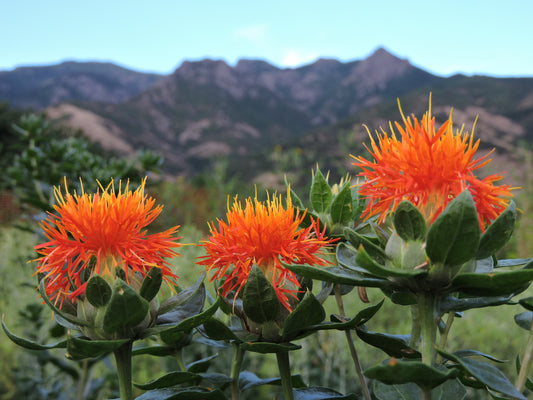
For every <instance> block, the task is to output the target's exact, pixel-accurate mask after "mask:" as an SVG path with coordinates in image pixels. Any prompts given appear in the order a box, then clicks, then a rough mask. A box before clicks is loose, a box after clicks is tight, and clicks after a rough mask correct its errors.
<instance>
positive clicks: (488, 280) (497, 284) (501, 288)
mask: <svg viewBox="0 0 533 400" xmlns="http://www.w3.org/2000/svg"><path fill="white" fill-rule="evenodd" d="M532 279H533V263H529V264H528V265H526V266H525V267H523V268H520V269H516V270H513V271H505V272H493V273H490V274H477V273H463V274H458V275H456V276H455V277H454V278H453V280H452V283H451V289H453V290H450V291H461V292H462V293H465V294H469V295H474V296H504V295H508V294H517V293H520V292H522V291H524V290H525V289H527V287H528V286H529V285H530V284H531V280H532Z"/></svg>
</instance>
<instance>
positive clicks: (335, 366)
mask: <svg viewBox="0 0 533 400" xmlns="http://www.w3.org/2000/svg"><path fill="white" fill-rule="evenodd" d="M0 136H1V137H2V142H1V143H2V147H1V148H0V150H1V151H2V153H1V154H2V157H1V160H0V162H1V167H2V171H3V174H2V176H1V177H0V187H1V190H2V191H1V194H0V313H1V314H2V315H4V314H5V320H6V321H7V322H8V324H9V326H10V329H12V330H13V331H14V332H16V333H17V334H19V335H21V336H26V337H29V338H32V339H34V340H36V341H38V342H41V343H44V342H51V341H54V339H55V338H57V337H60V336H61V335H63V334H64V331H63V330H62V329H60V328H59V327H58V326H57V325H55V324H54V323H53V320H52V315H51V313H50V312H49V310H48V308H46V307H42V306H41V304H40V299H39V296H38V294H37V292H36V290H35V287H36V284H37V277H36V276H34V275H33V272H34V264H32V262H31V260H32V259H33V258H34V257H35V253H34V251H33V246H34V245H35V244H36V243H38V242H39V241H40V240H42V237H40V234H39V231H38V228H37V220H38V219H39V214H40V213H41V212H42V211H43V210H47V209H50V205H51V204H52V201H53V197H52V188H53V186H54V185H59V184H61V180H62V177H63V176H65V175H66V176H67V179H68V181H69V185H71V188H76V187H77V183H78V182H79V180H78V177H80V176H81V177H82V179H83V182H84V186H85V189H86V190H92V188H91V186H90V185H91V184H94V182H95V180H96V179H100V180H101V182H102V183H106V182H109V179H111V178H114V179H119V178H122V179H130V180H131V182H132V184H136V183H137V182H139V180H140V179H141V178H142V177H143V176H145V175H146V174H147V173H149V171H157V167H158V166H159V165H160V163H161V160H160V159H159V158H158V157H157V156H156V155H154V154H152V153H139V154H137V155H136V157H134V158H132V159H123V158H117V157H115V156H113V155H112V154H106V153H105V152H103V151H102V150H101V149H99V148H97V147H95V146H94V145H92V144H91V143H89V142H88V141H87V140H86V139H84V138H83V137H81V136H79V135H76V132H71V131H67V132H66V131H65V130H64V129H58V128H56V127H55V126H53V125H51V124H50V123H49V122H48V121H47V120H46V118H45V117H43V116H36V115H23V114H22V113H21V112H16V111H13V110H10V109H9V107H7V106H5V105H2V106H0ZM346 140H347V141H348V140H349V136H348V133H347V136H346ZM347 143H348V142H347ZM517 155H518V156H519V157H520V159H521V160H522V165H523V168H522V172H523V175H521V176H520V179H525V180H523V181H522V182H523V183H522V185H523V189H522V190H521V191H517V195H516V202H517V204H518V206H519V208H520V209H521V210H522V214H521V215H520V220H519V227H518V230H517V232H516V233H515V235H514V238H513V239H512V241H511V243H510V244H509V245H508V246H507V247H506V248H505V250H504V253H502V254H501V256H502V257H528V256H530V255H532V254H533V245H532V244H533V241H532V239H533V225H532V223H531V217H530V215H531V211H532V208H533V205H532V198H533V197H532V196H533V193H532V190H533V189H532V188H531V185H529V182H530V177H531V174H533V164H532V161H531V159H532V157H531V154H530V153H529V152H528V151H527V150H520V151H518V150H517ZM346 157H347V154H346ZM265 158H266V159H267V160H268V164H266V165H268V166H269V167H270V168H269V170H268V174H265V175H263V178H264V179H263V181H262V183H260V185H259V186H258V187H257V188H254V186H253V184H251V183H248V182H245V181H243V180H238V179H236V178H235V177H234V175H233V174H232V168H235V167H234V165H232V164H231V162H230V161H231V160H227V159H226V160H224V159H219V160H217V161H216V162H215V163H213V167H212V168H211V170H209V171H208V172H204V173H202V174H199V175H197V176H196V177H194V178H189V179H186V178H182V177H178V178H168V177H163V176H160V175H157V174H155V175H154V174H153V172H152V173H151V174H152V175H151V177H150V178H149V181H148V184H149V191H150V193H151V194H152V195H153V196H154V197H156V198H157V200H158V203H161V204H164V209H163V213H162V215H161V216H160V218H159V219H158V221H157V226H154V229H159V228H161V227H162V228H168V227H170V226H173V225H176V224H179V225H181V226H182V227H181V229H180V234H181V236H182V237H183V239H182V240H181V242H182V243H190V244H191V245H188V246H183V247H182V248H181V249H180V253H181V254H182V257H180V258H177V259H175V260H174V265H175V272H176V273H177V274H178V275H179V276H180V283H181V285H182V286H183V287H187V286H190V285H191V284H192V283H194V282H195V281H196V280H197V278H198V277H199V276H200V275H201V273H202V272H203V269H202V268H201V267H199V266H197V265H195V259H196V258H197V257H198V256H201V255H202V253H201V248H199V247H197V246H195V245H194V244H197V243H199V242H200V241H201V240H202V238H203V237H204V236H205V235H206V234H207V233H208V232H207V222H208V221H213V220H215V219H216V218H217V217H222V216H223V215H224V213H225V210H226V207H227V204H228V198H231V197H233V196H235V195H239V197H241V198H244V197H246V196H248V195H251V194H253V193H254V190H257V191H258V192H259V193H260V195H261V193H263V192H264V190H263V189H264V187H268V188H273V189H277V190H285V189H284V188H283V187H284V186H283V182H284V179H287V180H288V181H289V182H296V184H295V186H293V189H294V190H295V191H296V192H297V193H299V194H301V197H305V193H306V191H307V190H308V188H307V187H306V184H305V182H306V181H310V178H311V172H310V169H308V168H307V165H308V164H309V162H310V161H311V160H310V156H309V154H308V153H306V152H305V151H303V150H301V149H300V150H299V149H297V148H293V149H289V150H288V152H285V151H284V149H282V148H281V147H277V148H275V149H274V150H273V151H272V152H271V153H270V154H267V155H265ZM341 168H342V164H339V166H338V171H336V173H337V175H340V172H341ZM265 172H266V171H265ZM352 172H353V171H352ZM343 174H345V172H343ZM261 185H262V186H261ZM78 190H79V187H78ZM21 227H23V228H24V229H21ZM208 288H209V289H210V290H211V292H212V294H213V295H214V292H213V289H212V287H211V285H208ZM532 293H533V292H532V291H531V289H530V290H529V291H528V292H527V293H526V294H525V295H531V294H532ZM368 295H369V299H370V301H371V302H372V303H375V302H377V301H379V300H381V299H382V298H383V294H382V293H381V292H380V291H379V290H373V289H369V290H368ZM346 302H347V304H346V308H347V309H348V310H352V311H353V312H356V311H357V310H359V309H360V308H362V307H363V304H362V303H361V301H360V300H359V298H358V296H357V293H356V291H354V292H352V294H351V295H349V296H347V299H346ZM328 303H329V304H327V309H328V311H330V312H331V313H334V312H336V308H335V305H334V301H333V299H332V300H331V301H328ZM506 308H507V306H506V307H505V308H500V310H505V311H506V312H500V313H498V314H496V313H494V312H493V311H492V310H491V309H480V310H472V311H469V312H467V313H465V314H464V316H463V317H462V319H459V320H457V321H456V323H455V325H454V330H453V333H454V334H453V336H451V337H450V338H449V346H450V347H449V350H450V351H453V350H454V349H455V348H457V349H459V348H461V349H462V348H472V349H476V350H479V351H482V352H485V353H489V354H492V355H494V356H496V357H498V358H500V359H506V360H508V361H509V362H508V363H506V364H505V365H503V367H502V368H503V369H504V370H505V372H506V374H507V375H508V376H509V377H511V378H512V379H514V377H515V376H516V371H515V369H514V357H515V355H516V353H517V352H518V351H519V349H521V348H523V347H524V346H525V342H526V339H527V338H526V334H525V332H524V331H523V330H521V329H520V328H518V327H517V326H516V325H515V323H514V321H513V315H514V313H517V312H519V311H518V310H516V309H513V308H511V306H508V308H509V310H508V312H507V310H506ZM401 311H402V310H400V312H399V309H398V307H396V306H393V305H392V304H390V302H388V301H386V302H385V305H384V308H383V309H382V310H381V311H380V312H379V313H378V314H377V315H376V316H375V317H374V318H373V319H372V321H371V322H370V323H369V326H368V327H369V329H371V330H373V331H387V332H394V333H397V334H407V333H409V332H408V330H409V326H410V324H409V319H410V316H409V315H408V313H407V311H406V310H405V312H401ZM221 318H223V316H221ZM195 338H197V339H201V337H199V336H195ZM301 344H302V346H303V348H302V349H301V350H299V351H295V352H292V353H291V359H292V364H293V368H294V372H298V373H300V374H301V375H302V377H303V379H304V381H305V382H312V384H313V385H314V386H327V387H331V388H334V389H337V390H339V391H340V392H342V393H346V392H350V391H353V392H358V391H359V387H358V384H357V383H356V379H355V371H354V367H353V364H352V362H351V359H350V358H349V355H348V352H347V351H346V348H345V340H344V336H343V333H342V332H337V331H335V332H333V331H325V332H319V333H318V335H313V336H310V337H308V338H306V339H305V340H304V341H303V342H302V343H301ZM356 345H357V348H358V351H359V352H360V357H361V360H362V364H363V367H365V366H370V365H375V364H376V363H378V362H380V361H381V360H384V359H386V358H387V356H386V355H385V354H384V353H382V352H380V351H378V350H376V349H373V348H371V347H369V346H367V345H366V344H364V343H362V342H357V343H356ZM187 349H188V350H187V352H186V353H185V363H190V362H193V361H196V360H199V359H201V358H205V357H207V356H213V355H215V353H214V352H215V350H213V349H212V348H210V347H208V346H205V345H203V344H202V343H198V344H195V343H194V342H193V343H192V344H191V346H189V347H187ZM216 351H217V353H218V361H215V363H214V365H213V367H212V369H213V372H227V371H221V370H220V369H221V368H225V367H224V366H226V365H229V362H228V359H229V358H231V351H229V350H228V349H224V348H220V349H216ZM0 354H1V355H2V363H0V399H6V400H8V399H29V400H33V399H35V400H38V399H39V400H41V399H70V398H73V397H71V396H72V393H73V392H74V388H75V385H76V382H77V381H78V380H79V374H80V371H82V370H83V368H80V367H81V366H80V365H76V364H77V363H75V362H71V361H67V360H66V359H65V357H64V350H50V351H48V352H28V351H25V350H21V349H20V348H18V347H17V346H15V345H14V344H13V343H11V341H9V340H8V339H7V337H6V336H4V335H3V334H1V335H0ZM173 368H176V360H174V359H171V358H160V359H157V360H156V359H155V358H153V357H147V356H138V357H137V358H136V359H135V362H134V372H133V375H134V381H137V382H145V381H148V380H151V379H154V378H156V377H158V376H159V375H161V373H162V372H163V371H169V370H172V369H173ZM89 370H90V371H91V385H92V386H91V396H88V397H87V398H90V399H104V398H112V397H114V396H117V387H116V386H115V383H114V382H115V380H114V374H115V371H114V368H113V365H112V362H111V361H110V360H109V359H105V360H104V362H101V363H98V364H95V366H94V368H90V369H89ZM243 370H252V371H254V372H255V373H256V374H257V375H259V376H260V377H262V378H268V377H270V376H274V375H275V370H276V367H275V359H273V357H270V356H261V355H254V356H249V355H247V356H246V358H245V361H244V366H243ZM273 391H275V389H272V387H266V388H261V389H257V391H255V392H254V391H250V394H249V395H248V396H249V398H251V397H255V398H265V399H270V398H272V392H273ZM258 396H259V397H258ZM480 396H481V395H480V394H478V393H476V392H471V393H470V394H469V398H471V399H474V398H482V397H480ZM244 398H246V397H244Z"/></svg>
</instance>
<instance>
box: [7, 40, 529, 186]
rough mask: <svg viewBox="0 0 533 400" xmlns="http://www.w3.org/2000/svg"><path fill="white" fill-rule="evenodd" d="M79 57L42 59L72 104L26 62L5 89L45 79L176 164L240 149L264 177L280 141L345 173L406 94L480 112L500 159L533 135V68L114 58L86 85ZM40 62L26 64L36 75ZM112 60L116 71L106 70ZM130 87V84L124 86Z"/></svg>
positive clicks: (79, 111) (53, 112) (185, 170)
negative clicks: (473, 70)
mask: <svg viewBox="0 0 533 400" xmlns="http://www.w3.org/2000/svg"><path fill="white" fill-rule="evenodd" d="M70 64H71V63H66V65H65V64H61V65H59V66H52V67H36V70H39V71H41V70H40V69H39V68H49V69H50V71H55V72H54V74H55V75H54V77H53V79H52V78H50V79H51V81H50V82H52V81H53V82H61V84H59V83H58V84H57V86H55V84H52V83H50V85H51V86H50V90H51V91H52V92H53V91H54V90H59V89H57V88H63V89H64V88H65V84H64V82H65V81H68V82H70V83H71V89H72V93H74V92H76V96H77V97H74V95H72V96H71V98H70V99H69V100H68V101H64V102H62V104H55V105H53V106H52V104H54V102H52V101H51V100H50V99H51V98H52V97H53V96H52V97H50V96H48V97H46V96H45V93H48V92H47V90H48V89H46V88H48V86H47V85H46V84H45V83H44V82H45V81H43V80H41V81H39V82H41V83H40V84H39V85H36V84H33V86H32V85H30V84H29V83H30V82H31V80H30V79H28V80H27V82H25V83H24V85H23V84H22V83H21V78H20V76H21V75H20V74H21V71H18V69H17V70H15V71H8V72H0V94H2V93H7V92H5V91H4V92H2V88H3V87H6V85H7V86H9V87H10V88H11V89H10V90H11V92H9V93H17V95H16V96H15V95H14V94H11V95H5V94H4V95H3V96H4V98H5V99H6V100H8V101H9V102H10V103H11V104H14V105H16V104H22V103H24V102H26V103H24V104H29V103H28V102H30V101H31V96H29V95H28V93H29V92H28V90H29V89H28V90H26V89H25V88H26V87H33V89H32V90H36V91H37V93H38V95H35V98H37V99H44V98H46V99H48V103H46V102H44V100H43V103H41V104H43V106H42V107H45V106H46V107H48V108H47V111H48V113H49V115H50V116H52V117H54V118H56V117H57V118H59V117H61V116H65V118H64V121H65V123H68V124H70V125H73V126H75V127H78V128H83V130H84V131H85V133H86V134H87V135H88V136H90V137H91V138H93V140H95V141H98V142H99V143H100V144H102V146H103V147H105V148H106V149H110V150H114V151H117V152H119V153H122V154H129V153H131V152H132V151H134V150H137V149H144V148H149V149H152V150H154V151H156V152H158V153H160V154H162V155H163V156H164V158H165V168H166V170H167V172H168V173H171V174H180V175H194V174H196V173H199V172H203V171H206V170H207V168H209V166H210V165H211V163H212V162H213V160H215V159H217V158H218V157H229V159H230V161H231V164H232V167H231V170H232V171H233V172H234V173H235V174H240V175H242V176H245V177H246V178H253V177H254V176H256V174H258V171H259V170H269V169H276V168H279V167H280V165H281V164H280V162H279V160H278V161H276V160H274V159H273V158H272V154H273V153H272V149H274V148H275V147H276V146H277V147H276V148H277V149H278V151H280V150H279V149H282V150H281V151H282V152H283V157H284V158H288V160H287V162H285V164H283V165H284V167H287V166H288V167H290V164H291V163H292V161H291V157H292V156H289V155H290V154H303V155H302V156H299V157H300V158H301V160H298V161H297V162H296V161H294V163H296V164H298V165H297V166H296V164H295V168H301V167H302V166H304V167H305V169H306V171H307V170H308V169H307V167H308V166H312V165H313V164H314V163H316V161H319V162H320V164H321V165H323V166H324V168H327V169H331V170H332V171H334V172H338V173H339V174H343V171H346V169H347V168H349V167H350V158H349V156H348V155H349V154H353V153H358V152H360V151H362V150H363V147H362V143H363V141H365V140H366V138H367V134H366V131H365V129H364V128H363V124H366V125H367V126H368V127H369V129H370V130H371V131H372V132H373V131H374V130H376V129H378V128H379V127H380V126H383V127H384V128H387V127H388V121H389V120H398V119H400V113H399V111H398V106H397V102H396V99H397V98H400V99H401V101H402V108H403V110H404V112H405V113H406V114H411V113H415V114H416V115H417V116H419V117H420V116H421V114H422V112H423V111H424V110H425V109H426V108H427V105H428V97H429V93H430V92H432V93H433V110H434V114H435V116H436V117H437V119H438V120H442V119H444V118H446V117H447V116H448V114H449V112H450V105H453V107H454V114H453V115H454V120H455V122H456V125H458V126H460V125H461V124H463V123H464V124H465V128H466V129H467V130H471V126H472V124H473V122H474V120H475V118H476V116H478V117H479V120H478V123H477V126H476V137H480V138H482V139H483V143H484V144H485V147H486V148H490V147H495V148H496V150H497V153H496V154H495V157H502V158H503V159H508V156H509V154H512V152H513V149H514V148H515V146H516V145H517V144H518V143H529V142H530V141H531V140H533V137H532V135H533V79H532V78H524V79H518V78H514V79H506V78H491V77H483V76H473V77H466V76H460V75H458V76H453V77H449V78H443V77H438V76H435V75H432V74H429V73H428V72H426V71H423V70H421V69H419V68H416V67H414V66H413V65H411V64H410V63H409V61H408V60H405V59H401V58H398V57H396V56H394V55H393V54H391V53H389V52H388V51H386V50H385V49H378V50H376V52H375V53H374V54H372V55H371V56H369V57H368V58H366V59H363V60H355V61H351V62H346V63H343V62H340V61H337V60H331V59H320V60H318V61H316V62H314V63H312V64H309V65H306V66H303V67H300V68H294V69H290V68H289V69H280V68H277V67H275V66H273V65H270V64H269V63H267V62H266V61H261V60H241V61H239V62H238V63H237V64H236V65H235V66H230V65H228V64H227V63H225V62H224V61H221V60H202V61H196V62H184V63H183V64H182V65H181V66H180V67H179V68H178V69H176V71H174V73H172V74H170V75H168V76H164V77H158V76H149V75H146V74H138V73H134V72H133V71H129V72H127V73H126V72H124V71H123V70H122V69H120V67H116V66H112V65H108V64H105V65H99V66H98V68H99V71H100V72H99V74H97V76H98V77H99V78H98V79H96V78H94V79H95V82H96V81H97V82H98V83H97V84H95V86H94V87H93V89H90V88H91V87H92V86H91V85H92V84H89V83H87V85H85V83H86V82H87V81H86V78H85V77H83V76H84V75H83V74H78V75H73V74H72V73H70V72H69V73H66V72H65V73H61V72H60V70H61V69H62V68H63V69H65V70H69V71H71V70H72V68H74V67H76V68H74V69H75V70H84V68H88V67H89V66H88V65H85V63H81V64H75V65H70ZM28 68H29V69H28V70H27V71H25V73H26V74H27V75H28V76H31V75H32V73H31V68H30V67H28ZM117 68H118V69H117ZM106 69H108V70H109V71H114V72H113V73H111V72H109V74H108V75H106V73H105V70H106ZM17 71H18V72H17ZM23 72H24V71H23ZM130 73H131V74H130ZM17 74H18V75H17ZM50 74H51V73H50ZM128 74H130V75H128ZM74 76H77V77H82V78H79V80H78V81H77V80H76V79H78V78H74ZM126 76H129V79H130V80H129V81H128V79H126ZM104 77H106V78H104ZM2 79H3V80H2ZM69 79H70V81H69ZM2 82H4V83H3V86H2ZM5 82H8V83H7V84H6V83H5ZM35 82H37V81H35ZM84 82H85V83H84ZM127 82H130V83H131V85H130V84H128V83H127ZM132 82H133V83H132ZM17 85H18V86H17ZM25 85H26V86H25ZM99 85H100V86H99ZM17 87H18V88H19V89H16V88H17ZM125 87H128V88H129V91H128V92H127V93H125V92H121V91H120V90H118V89H116V88H123V89H124V90H125ZM43 88H44V89H43ZM53 88H56V89H53ZM99 88H100V89H99ZM45 89H46V90H45ZM63 89H61V90H63ZM76 90H77V91H76ZM25 93H26V94H25ZM106 93H108V94H107V95H106ZM120 93H122V94H120ZM17 96H18V97H17ZM56 97H57V98H59V97H60V96H59V95H56ZM0 98H2V96H0ZM35 101H36V100H35ZM69 103H70V104H69Z"/></svg>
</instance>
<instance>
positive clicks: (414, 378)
mask: <svg viewBox="0 0 533 400" xmlns="http://www.w3.org/2000/svg"><path fill="white" fill-rule="evenodd" d="M364 374H365V376H366V377H368V378H370V379H377V380H379V381H381V382H383V383H386V384H387V385H398V384H403V383H409V382H412V383H415V384H417V385H418V386H420V387H421V388H424V389H433V388H435V387H437V386H439V385H441V384H443V383H444V382H446V381H447V380H449V379H455V378H456V377H457V375H458V371H457V370H456V369H454V368H452V369H449V370H440V369H437V368H434V367H430V366H429V365H426V364H424V363H422V362H421V361H400V360H396V359H395V358H392V359H391V360H389V362H388V363H387V364H382V365H377V366H374V367H372V368H369V369H367V370H366V371H365V372H364Z"/></svg>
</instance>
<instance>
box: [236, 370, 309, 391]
mask: <svg viewBox="0 0 533 400" xmlns="http://www.w3.org/2000/svg"><path fill="white" fill-rule="evenodd" d="M291 384H292V387H293V388H303V387H305V383H304V382H303V379H302V377H301V375H292V376H291ZM263 385H277V386H279V385H281V378H267V379H261V378H259V377H258V376H257V375H256V374H254V373H253V372H250V371H242V372H241V373H240V374H239V388H240V390H241V392H244V391H245V390H248V389H250V388H252V387H256V386H263Z"/></svg>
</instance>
